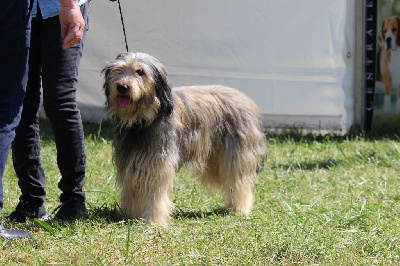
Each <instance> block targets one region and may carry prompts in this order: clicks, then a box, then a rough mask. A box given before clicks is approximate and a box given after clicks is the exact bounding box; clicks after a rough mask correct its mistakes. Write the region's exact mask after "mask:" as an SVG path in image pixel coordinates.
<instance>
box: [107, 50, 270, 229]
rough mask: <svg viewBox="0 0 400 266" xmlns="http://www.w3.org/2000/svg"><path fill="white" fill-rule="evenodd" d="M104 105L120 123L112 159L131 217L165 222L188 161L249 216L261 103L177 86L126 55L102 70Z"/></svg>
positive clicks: (160, 69) (141, 57) (138, 57)
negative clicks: (177, 176)
mask: <svg viewBox="0 0 400 266" xmlns="http://www.w3.org/2000/svg"><path fill="white" fill-rule="evenodd" d="M102 73H103V74H104V85H103V88H104V93H105V96H106V104H105V105H106V110H107V112H108V113H109V114H110V115H111V116H112V117H113V119H114V120H115V122H116V128H115V132H114V142H113V145H114V154H113V157H114V163H115V165H116V168H117V181H118V183H119V185H120V186H121V187H122V192H121V208H122V210H123V212H125V214H126V215H127V216H128V217H130V218H139V219H143V220H145V221H147V222H151V223H155V224H159V225H165V224H167V223H168V220H169V217H170V214H171V212H172V209H173V203H172V202H171V200H170V198H169V194H170V193H171V192H172V188H173V181H174V177H175V173H176V171H177V170H178V169H179V168H180V167H181V166H183V165H185V166H186V167H188V168H190V169H193V170H195V171H197V173H199V175H200V176H201V181H202V183H203V184H205V185H206V186H207V187H209V188H212V189H216V191H221V192H222V193H223V194H224V195H225V196H226V199H227V202H228V203H227V205H226V206H225V207H226V208H228V209H232V210H234V211H235V212H237V213H240V214H248V213H249V212H250V210H251V208H252V205H253V193H252V189H253V186H254V184H255V181H256V178H257V173H256V172H257V170H256V169H257V166H258V164H259V162H260V157H261V156H262V155H263V154H264V134H263V132H262V129H261V124H260V114H259V109H258V107H257V105H256V104H255V103H254V102H253V101H252V100H251V99H250V98H249V97H247V96H246V95H244V94H243V93H241V92H239V91H238V90H235V89H232V88H228V87H224V86H190V87H179V88H173V89H172V88H171V87H170V85H169V83H168V80H167V72H166V70H165V68H164V66H163V65H162V64H161V63H160V62H159V61H158V60H157V59H156V58H154V57H152V56H150V55H148V54H144V53H123V54H120V55H118V57H117V58H116V59H115V60H114V61H111V62H109V63H108V64H107V65H106V67H105V68H104V69H103V71H102Z"/></svg>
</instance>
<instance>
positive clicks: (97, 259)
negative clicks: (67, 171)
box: [0, 120, 400, 265]
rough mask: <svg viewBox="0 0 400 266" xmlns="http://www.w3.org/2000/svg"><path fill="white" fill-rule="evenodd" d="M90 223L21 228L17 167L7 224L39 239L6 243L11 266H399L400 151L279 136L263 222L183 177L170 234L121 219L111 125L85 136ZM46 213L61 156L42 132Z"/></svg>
mask: <svg viewBox="0 0 400 266" xmlns="http://www.w3.org/2000/svg"><path fill="white" fill-rule="evenodd" d="M84 127H85V134H86V138H85V140H86V151H87V177H86V185H85V191H86V193H87V204H88V214H89V215H88V218H86V219H82V220H78V221H76V222H72V223H61V224H59V223H57V222H54V221H53V222H49V223H40V222H38V221H28V222H27V223H26V224H22V225H20V224H11V223H10V222H9V221H8V219H7V217H8V215H9V214H10V212H11V211H12V210H13V208H14V207H15V206H16V204H17V202H18V197H19V193H20V191H19V189H18V185H17V177H16V176H15V173H14V170H13V167H12V163H11V160H10V159H9V160H8V164H7V166H6V172H5V176H4V181H3V182H4V194H5V199H4V200H5V201H4V204H5V206H4V209H3V211H2V212H0V221H2V222H3V223H4V224H5V225H6V226H9V227H12V228H15V229H25V230H28V231H30V232H31V238H30V239H27V240H17V241H2V242H1V243H0V246H1V251H0V262H1V264H4V265H13V264H32V265H41V264H65V265H124V264H125V265H173V264H175V265H188V264H189V265H190V264H196V265H197V264H200V265H204V264H206V265H266V264H268V265H271V264H277V265H278V264H284V265H286V264H324V265H326V264H328V265H338V264H341V265H343V264H344V265H366V264H369V265H376V264H378V265H379V264H381V265H396V264H399V263H400V192H399V186H400V183H399V180H400V176H399V172H400V143H399V139H398V138H397V136H396V135H394V136H387V137H382V136H364V135H363V136H355V137H354V136H332V135H330V136H324V137H321V136H317V135H311V134H310V135H305V136H301V135H300V134H298V133H296V132H294V133H291V134H284V135H268V136H267V142H266V144H265V145H266V147H267V150H268V157H267V160H266V162H265V167H264V169H263V170H262V171H261V172H260V174H259V180H258V183H257V185H256V187H255V191H254V192H255V205H254V210H253V212H252V214H251V215H250V216H248V217H242V216H239V215H235V214H233V213H225V212H223V211H221V207H222V206H223V205H224V202H222V201H221V199H220V198H218V197H215V196H213V195H210V194H208V193H207V192H206V191H205V190H204V189H203V188H202V187H201V185H200V184H199V182H198V181H197V179H196V176H194V175H192V174H191V173H190V172H188V171H186V170H185V169H182V170H181V171H180V172H179V173H178V174H177V178H176V182H175V186H174V191H173V194H172V196H171V197H172V199H173V201H174V203H175V204H176V210H175V213H174V218H173V219H172V221H171V224H170V226H168V227H166V228H160V227H156V226H152V225H147V224H144V223H142V222H140V221H136V220H129V219H126V217H124V216H123V215H121V214H120V213H119V203H118V201H119V188H118V186H117V185H116V184H115V169H114V167H113V163H112V141H111V132H112V129H111V126H110V124H109V123H103V124H102V125H99V124H90V123H87V124H85V125H84ZM41 128H42V131H43V133H42V161H43V166H44V168H45V171H46V175H47V184H46V190H47V193H48V197H47V200H46V202H45V206H46V208H47V210H48V212H50V213H51V212H52V211H53V210H55V209H56V207H57V206H58V205H59V200H58V196H59V194H60V191H59V189H58V187H57V183H58V181H59V179H60V173H59V171H58V169H57V165H56V149H55V144H54V139H53V135H52V133H51V129H50V125H49V123H48V122H47V121H46V120H43V121H41Z"/></svg>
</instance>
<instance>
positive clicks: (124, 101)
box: [118, 95, 132, 107]
mask: <svg viewBox="0 0 400 266" xmlns="http://www.w3.org/2000/svg"><path fill="white" fill-rule="evenodd" d="M131 102H132V100H131V97H129V96H124V95H120V96H118V103H119V105H121V106H124V107H125V106H128V105H130V104H131Z"/></svg>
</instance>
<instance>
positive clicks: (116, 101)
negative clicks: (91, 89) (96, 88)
mask: <svg viewBox="0 0 400 266" xmlns="http://www.w3.org/2000/svg"><path fill="white" fill-rule="evenodd" d="M102 74H103V75H104V84H103V89H104V93H105V96H106V104H105V105H106V110H107V112H108V113H109V114H110V115H111V116H113V117H114V118H116V119H118V120H119V122H121V123H122V124H124V125H126V126H132V125H141V126H145V125H149V124H151V123H152V122H153V121H154V120H155V119H156V118H158V117H160V116H169V115H170V114H171V113H172V111H173V100H172V94H171V87H170V85H169V84H168V79H167V72H166V70H165V68H164V66H163V65H162V64H161V63H160V62H159V61H158V60H157V59H156V58H154V57H152V56H150V55H148V54H144V53H122V54H119V55H118V56H117V58H116V59H115V60H113V61H111V62H109V63H108V64H107V65H106V67H105V68H104V69H103V70H102Z"/></svg>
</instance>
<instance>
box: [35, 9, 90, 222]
mask: <svg viewBox="0 0 400 266" xmlns="http://www.w3.org/2000/svg"><path fill="white" fill-rule="evenodd" d="M81 10H82V15H83V18H84V19H85V22H86V24H87V17H88V3H86V4H85V5H83V6H82V7H81ZM42 31H43V33H49V32H51V33H52V34H51V36H48V38H46V37H45V36H43V38H42V49H41V50H42V86H43V104H44V109H45V112H46V115H47V117H48V118H49V119H50V121H51V123H52V126H53V132H54V136H55V141H56V148H57V163H58V167H59V169H60V172H61V176H62V177H61V181H60V182H59V188H60V189H61V190H62V194H61V196H60V200H61V202H62V203H63V205H62V207H61V208H60V210H59V212H58V213H57V214H56V217H58V218H61V219H68V218H74V217H73V216H75V215H76V214H77V212H78V214H80V212H83V211H85V210H86V208H85V206H84V202H85V200H86V199H85V193H84V191H83V190H82V187H83V185H84V182H85V179H84V178H85V164H86V155H85V146H84V136H83V127H82V120H81V115H80V111H79V109H78V106H77V103H76V84H77V76H78V67H79V62H80V59H81V57H82V50H83V40H82V41H81V42H79V43H78V44H77V45H75V46H73V47H72V48H70V49H68V50H64V49H62V39H61V37H60V38H55V37H54V36H60V24H59V19H58V17H54V18H50V19H46V20H44V21H43V27H42ZM77 205H79V206H78V207H76V206H77ZM75 207H76V208H78V209H76V208H75ZM80 207H81V208H80ZM69 209H76V211H75V210H72V211H71V212H69ZM64 212H65V215H63V213H64ZM67 216H71V217H67Z"/></svg>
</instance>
